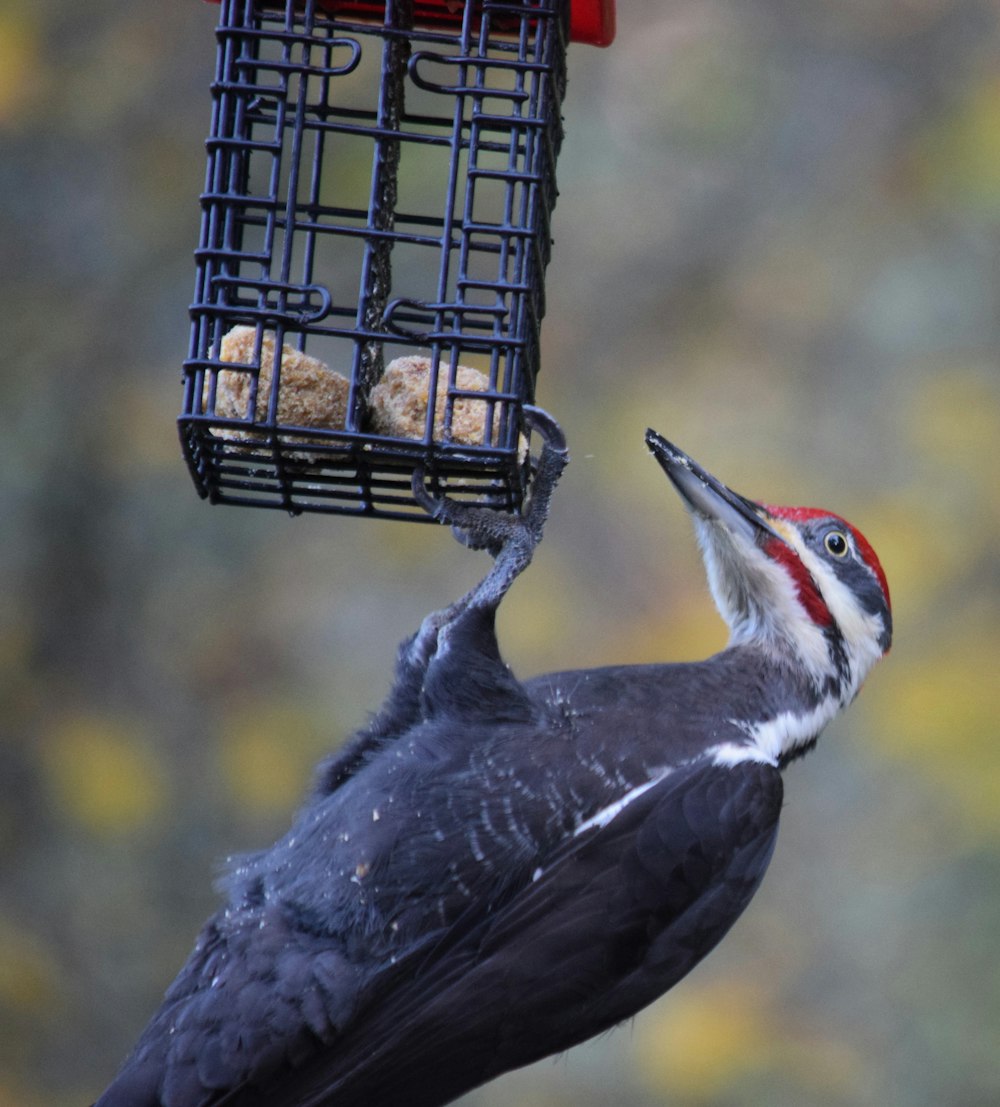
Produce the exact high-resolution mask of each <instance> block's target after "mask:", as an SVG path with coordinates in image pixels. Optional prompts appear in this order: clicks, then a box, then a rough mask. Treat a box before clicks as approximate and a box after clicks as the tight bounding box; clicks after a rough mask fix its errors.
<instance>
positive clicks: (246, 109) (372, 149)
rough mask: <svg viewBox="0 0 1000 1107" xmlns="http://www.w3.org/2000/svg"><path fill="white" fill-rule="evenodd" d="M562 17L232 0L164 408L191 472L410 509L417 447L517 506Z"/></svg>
mask: <svg viewBox="0 0 1000 1107" xmlns="http://www.w3.org/2000/svg"><path fill="white" fill-rule="evenodd" d="M376 8H377V9H378V11H377V13H373V12H372V9H376ZM442 13H445V14H446V15H447V19H446V18H444V16H442ZM564 17H565V4H564V3H563V0H524V2H517V0H514V2H511V0H507V2H505V3H499V2H492V0H470V2H468V3H465V4H464V5H463V4H460V3H442V2H441V0H438V2H434V0H429V2H427V3H421V2H420V0H416V3H414V0H386V2H385V4H384V7H382V6H379V5H376V4H349V3H345V4H342V5H339V6H338V5H337V4H335V3H329V4H320V3H313V2H311V0H310V2H308V3H304V4H303V3H301V2H299V3H292V2H289V3H288V4H287V5H275V6H268V5H262V4H260V3H252V2H250V0H226V2H225V3H224V4H223V6H222V9H221V20H220V26H219V29H218V43H219V46H218V68H217V74H216V80H215V83H214V84H213V87H212V95H213V119H212V133H211V137H210V138H209V140H208V144H207V145H208V169H207V179H206V188H205V193H204V195H203V198H202V208H203V216H202V230H201V242H200V246H199V249H198V251H197V255H196V256H197V285H196V291H195V301H194V303H193V305H192V309H191V317H192V332H191V344H190V353H189V358H188V360H187V361H186V362H185V365H184V376H185V392H184V407H183V413H182V415H181V417H180V421H179V422H180V433H181V439H182V443H183V448H184V452H185V456H186V457H187V460H188V463H189V466H190V468H191V472H192V474H193V476H194V480H195V483H196V485H197V487H198V490H199V492H200V493H201V494H202V495H203V496H207V497H209V498H210V499H211V500H213V501H217V502H229V503H243V504H250V505H256V506H274V507H281V508H284V509H286V510H288V511H291V512H293V513H298V512H302V511H323V512H347V513H359V514H369V515H381V516H389V517H397V518H419V519H422V518H425V517H426V516H425V514H424V513H423V511H422V510H421V509H419V508H418V507H417V505H416V503H415V502H414V500H413V498H412V494H411V492H410V480H411V475H412V473H413V471H414V469H415V468H416V467H417V466H421V467H423V468H424V469H425V470H426V473H427V477H428V480H429V481H430V482H431V484H432V485H433V486H435V487H436V488H438V489H439V490H444V491H447V492H448V494H449V495H452V496H456V497H458V498H476V499H477V500H481V501H482V502H484V503H489V504H491V505H493V506H497V507H501V508H505V509H508V510H513V509H516V508H517V507H518V506H519V504H520V501H521V498H522V496H523V493H524V491H525V486H526V482H527V480H528V472H527V453H528V451H527V446H528V443H527V441H526V437H525V435H526V431H525V429H524V427H523V425H522V420H521V412H522V405H523V404H524V403H527V402H531V401H532V399H533V396H534V385H535V377H536V374H537V372H538V362H539V347H538V343H539V327H540V323H541V318H542V315H543V312H544V293H543V278H544V271H545V267H546V265H547V263H548V259H549V248H550V233H549V218H550V214H551V211H552V207H553V205H554V203H555V198H556V188H555V167H556V157H557V154H558V149H559V144H560V140H561V124H560V107H561V102H562V95H563V91H564V87H565V47H566V28H565V18H564Z"/></svg>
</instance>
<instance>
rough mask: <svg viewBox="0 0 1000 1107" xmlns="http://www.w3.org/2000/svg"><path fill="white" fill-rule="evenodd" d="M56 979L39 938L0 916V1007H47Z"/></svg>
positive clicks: (55, 969) (54, 990)
mask: <svg viewBox="0 0 1000 1107" xmlns="http://www.w3.org/2000/svg"><path fill="white" fill-rule="evenodd" d="M58 982H59V972H58V970H57V968H56V965H55V963H54V959H53V957H52V955H51V954H50V953H49V952H48V951H46V950H45V949H44V948H43V947H42V945H41V944H40V942H39V941H38V938H37V937H36V936H35V935H34V934H29V933H28V932H27V931H25V930H23V929H21V928H20V927H18V926H15V925H14V924H13V923H11V922H10V921H8V920H7V919H4V918H0V1007H4V1008H7V1009H9V1010H15V1011H20V1012H25V1011H39V1012H40V1011H44V1010H46V1009H49V1008H51V1007H52V1004H53V1001H54V999H55V997H56V995H57V993H58V990H59V983H58ZM2 1102H3V1101H2V1099H0V1104H2Z"/></svg>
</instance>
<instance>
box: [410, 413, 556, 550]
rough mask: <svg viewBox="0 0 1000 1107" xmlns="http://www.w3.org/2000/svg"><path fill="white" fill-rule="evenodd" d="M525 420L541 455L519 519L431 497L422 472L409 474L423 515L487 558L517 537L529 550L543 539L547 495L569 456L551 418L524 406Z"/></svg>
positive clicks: (550, 494) (548, 501)
mask: <svg viewBox="0 0 1000 1107" xmlns="http://www.w3.org/2000/svg"><path fill="white" fill-rule="evenodd" d="M523 410H524V421H525V423H526V425H527V426H528V428H529V429H532V430H537V431H538V433H539V434H540V435H541V437H542V451H541V454H540V456H539V458H538V461H537V463H536V464H535V467H534V469H535V471H534V475H533V477H532V481H531V486H530V489H529V494H528V500H527V502H526V504H525V506H524V508H523V510H522V512H521V514H520V515H514V514H511V513H510V512H507V511H500V510H499V509H497V508H493V507H482V506H481V505H479V504H475V503H461V502H459V501H458V500H452V499H450V498H449V497H447V496H432V495H431V494H430V493H429V492H428V491H427V488H426V486H425V484H424V475H425V474H424V470H423V468H418V469H416V471H415V472H414V474H413V481H412V487H413V496H414V499H416V501H417V503H419V504H420V505H421V507H423V508H424V510H425V511H426V512H427V513H428V514H429V515H431V516H433V518H435V519H437V521H438V522H440V523H446V524H448V525H450V526H451V529H452V532H453V533H454V535H455V537H456V539H457V540H458V541H459V542H461V543H462V545H463V546H468V547H469V548H470V549H473V550H486V551H487V552H488V553H489V554H490V555H491V556H492V557H494V558H496V557H498V556H499V555H500V552H501V550H503V549H504V547H506V546H508V545H509V544H510V543H511V542H512V541H513V542H516V541H518V538H519V536H520V535H522V534H523V532H525V531H527V534H526V535H524V537H526V538H528V539H529V540H530V541H531V545H532V548H534V546H535V545H537V544H538V542H539V541H540V540H541V537H542V529H543V527H544V526H545V520H546V518H547V517H548V513H549V506H550V503H551V500H552V493H553V491H554V490H555V487H556V485H557V484H558V483H559V477H560V476H561V475H562V471H563V469H565V467H566V463H567V462H568V461H569V454H568V452H567V449H566V436H565V435H564V434H563V432H562V428H561V427H560V426H559V424H558V423H557V422H556V421H555V420H554V419H553V418H552V416H551V415H549V414H547V413H546V412H544V411H542V410H541V408H537V407H531V406H528V405H526V406H525V407H524V409H523Z"/></svg>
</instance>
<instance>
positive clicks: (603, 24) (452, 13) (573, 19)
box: [209, 0, 615, 46]
mask: <svg viewBox="0 0 1000 1107" xmlns="http://www.w3.org/2000/svg"><path fill="white" fill-rule="evenodd" d="M209 2H210V3H211V2H213V0H209ZM215 2H218V0H215ZM569 4H570V8H569V37H570V41H572V42H586V43H589V44H590V45H591V46H609V45H610V44H611V42H612V41H613V39H614V37H615V0H569ZM319 6H320V7H323V8H326V9H327V10H328V11H338V12H342V13H344V14H347V15H354V16H356V17H358V18H361V19H365V18H371V19H380V18H384V16H383V13H384V12H385V5H384V3H378V2H377V0H320V4H319ZM461 8H462V0H414V5H413V14H414V18H415V19H416V20H417V22H419V23H423V24H424V25H425V26H431V27H455V26H459V25H460V23H461V19H460V14H459V13H460V12H461Z"/></svg>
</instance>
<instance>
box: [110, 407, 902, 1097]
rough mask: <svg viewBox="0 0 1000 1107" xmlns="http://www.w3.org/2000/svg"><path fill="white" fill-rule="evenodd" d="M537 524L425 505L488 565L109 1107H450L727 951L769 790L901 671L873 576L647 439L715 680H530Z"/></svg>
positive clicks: (648, 673)
mask: <svg viewBox="0 0 1000 1107" xmlns="http://www.w3.org/2000/svg"><path fill="white" fill-rule="evenodd" d="M529 418H530V419H531V421H532V422H533V423H534V425H535V426H536V427H537V428H538V430H539V432H540V433H541V435H542V437H543V439H544V440H545V445H544V447H543V449H542V452H541V456H540V459H539V462H538V466H537V472H536V476H535V479H534V483H533V486H532V496H531V499H530V502H529V504H528V506H527V508H526V509H525V511H524V514H523V515H522V516H520V517H517V516H507V515H504V514H501V513H499V512H494V511H491V510H489V509H486V508H482V507H474V506H469V505H459V504H456V503H454V502H452V501H449V500H447V499H442V500H432V499H431V498H430V496H429V495H428V493H427V492H426V491H424V484H423V479H422V475H421V474H417V476H416V479H415V483H414V486H415V491H416V492H417V495H418V498H419V499H420V500H421V502H423V503H424V504H425V506H427V507H428V508H429V509H430V510H431V511H433V512H434V513H435V514H436V515H437V517H438V518H439V519H440V520H441V521H443V522H449V523H451V524H452V525H453V526H454V527H455V529H456V532H457V533H458V535H459V537H460V538H462V539H463V540H464V541H466V542H467V544H469V545H472V546H474V547H478V548H483V549H487V550H488V551H489V552H490V553H491V554H492V555H493V556H494V558H495V562H494V565H493V568H492V570H491V572H490V573H489V574H488V575H487V576H486V577H485V579H484V580H483V581H482V583H481V584H480V585H479V586H478V587H477V588H475V589H473V590H472V592H470V593H469V594H468V595H467V596H465V597H464V598H463V599H461V600H459V601H458V602H457V603H455V604H453V605H452V606H451V607H449V608H447V609H445V610H443V611H440V612H437V613H435V614H433V615H430V616H428V618H427V619H425V621H424V623H423V625H422V626H421V628H420V630H419V632H418V633H417V634H416V635H415V636H414V637H413V638H411V639H410V640H408V641H407V642H405V643H404V644H403V646H402V647H401V649H400V654H399V659H398V664H397V673H396V680H395V684H394V686H393V688H392V690H391V692H390V694H389V697H388V699H387V701H386V703H385V704H384V705H383V707H382V709H381V711H380V712H379V714H378V715H377V716H376V717H375V718H374V719H373V721H372V722H371V724H370V725H369V726H368V727H367V728H366V729H364V730H363V731H361V732H360V733H359V734H358V735H356V736H355V738H354V739H353V740H352V741H351V742H350V743H349V744H348V745H347V746H346V747H345V749H344V750H343V751H342V752H341V753H340V754H338V755H336V756H334V757H333V758H332V759H331V760H329V761H328V762H327V763H326V764H325V765H323V766H321V769H320V773H319V777H318V782H317V784H316V787H315V789H314V791H313V793H312V795H311V796H310V797H309V799H308V800H307V801H306V803H305V805H304V806H303V808H302V809H301V811H300V812H299V813H298V815H297V817H296V818H295V821H294V823H293V825H292V827H291V829H290V830H289V832H288V834H287V835H286V836H285V837H284V838H283V839H282V840H281V841H279V842H278V843H277V844H276V845H275V846H273V847H272V848H271V849H269V850H266V851H264V852H262V853H260V854H257V855H255V856H251V857H247V858H243V859H240V860H238V861H237V862H236V863H234V864H233V866H232V869H231V872H230V874H229V877H228V884H227V890H228V899H227V902H226V905H225V906H224V907H223V908H222V909H221V910H220V911H219V912H218V913H217V914H216V915H214V916H213V917H212V918H211V919H210V920H209V921H208V923H207V924H206V925H205V927H204V929H203V930H202V932H201V934H200V936H199V938H198V941H197V944H196V946H195V949H194V951H193V953H192V954H191V956H190V958H189V960H188V962H187V964H186V965H185V966H184V968H183V969H182V970H181V972H180V975H179V976H178V977H177V979H176V980H175V981H174V983H173V984H172V985H171V987H170V989H169V990H168V991H167V993H166V998H165V1000H164V1003H163V1005H162V1007H161V1008H160V1010H159V1012H158V1013H157V1014H156V1015H155V1016H154V1018H153V1020H152V1022H151V1023H150V1024H149V1026H148V1028H147V1029H146V1031H145V1033H144V1034H143V1035H142V1037H141V1038H140V1040H139V1043H138V1045H137V1046H136V1048H135V1051H134V1052H133V1054H132V1055H131V1057H130V1058H129V1059H128V1060H127V1061H126V1062H125V1064H124V1066H123V1068H122V1070H121V1071H120V1073H119V1075H118V1076H117V1078H116V1079H115V1081H114V1082H113V1083H112V1085H111V1086H110V1088H109V1089H108V1090H107V1091H106V1092H105V1093H104V1095H103V1096H102V1097H101V1099H100V1100H99V1107H222V1105H223V1104H224V1105H226V1107H236V1105H240V1107H248V1105H264V1104H268V1105H280V1107H320V1105H329V1107H435V1105H438V1104H444V1103H448V1102H450V1101H451V1100H453V1099H454V1098H456V1097H457V1096H459V1095H461V1094H462V1093H463V1092H466V1091H467V1090H469V1089H470V1088H473V1087H476V1086H477V1085H480V1084H482V1083H484V1082H485V1081H487V1080H490V1079H491V1078H492V1077H495V1076H497V1075H499V1074H500V1073H503V1072H506V1071H508V1070H510V1069H513V1068H516V1067H519V1066H521V1065H525V1064H527V1063H529V1062H531V1061H535V1060H537V1059H539V1058H541V1057H544V1056H546V1055H548V1054H551V1053H555V1052H558V1051H561V1050H565V1049H567V1048H568V1047H570V1046H572V1045H575V1044H576V1043H578V1042H582V1041H583V1040H584V1039H586V1038H589V1037H591V1036H592V1035H594V1034H597V1033H599V1032H600V1031H603V1030H606V1029H608V1028H610V1027H613V1026H615V1025H616V1024H618V1023H620V1022H622V1021H623V1020H625V1019H628V1018H629V1017H630V1016H632V1015H634V1014H635V1013H636V1012H637V1011H638V1010H640V1009H641V1008H642V1007H644V1006H646V1005H647V1004H648V1003H650V1002H651V1001H652V1000H654V999H656V998H657V997H658V996H660V995H662V994H663V992H665V991H666V990H667V989H668V988H670V987H671V986H672V985H674V984H675V983H676V982H677V981H678V980H680V979H681V977H683V976H684V975H685V974H686V973H687V972H689V971H690V970H691V968H692V967H693V966H694V965H696V964H697V963H698V962H699V961H700V960H701V959H702V958H703V957H704V956H705V955H706V954H707V953H708V952H709V951H710V950H711V949H713V947H714V946H715V945H716V944H717V943H718V942H719V941H720V939H721V938H722V937H723V935H724V934H725V933H726V932H727V931H728V930H729V928H730V927H731V926H732V924H733V923H734V922H735V920H736V919H737V917H738V916H739V915H740V913H741V912H742V911H743V909H744V908H745V907H746V905H747V903H748V902H749V901H750V898H751V897H752V896H753V894H754V892H755V891H756V890H757V887H758V885H759V884H760V881H761V878H762V877H763V874H764V870H765V868H766V867H767V864H768V861H769V860H770V857H771V853H772V850H773V848H774V842H775V835H776V832H777V828H778V816H779V812H780V810H781V803H782V778H781V772H780V770H781V769H782V768H784V766H785V765H786V764H787V763H788V762H789V761H790V760H792V759H793V758H795V757H798V756H799V755H800V754H802V753H803V752H805V751H806V750H807V749H809V748H810V747H811V746H812V745H813V744H814V743H815V741H816V738H817V736H818V734H819V733H820V731H821V730H822V729H823V727H824V726H825V725H826V724H827V723H828V722H829V721H830V720H831V719H832V718H833V716H834V715H836V714H837V712H838V711H839V710H840V709H841V708H843V707H844V706H846V705H847V704H848V703H850V702H851V700H852V699H853V698H854V696H855V695H856V694H857V692H858V690H859V688H860V687H861V682H862V681H863V680H864V678H865V676H866V674H867V673H868V671H869V669H870V668H871V667H872V665H873V664H874V663H875V661H877V660H878V658H879V657H881V656H882V654H883V653H885V652H886V650H888V648H889V644H890V638H891V626H892V618H891V613H890V605H889V592H888V586H887V584H886V579H885V575H884V574H883V572H882V569H881V566H880V565H879V562H878V559H877V558H876V556H875V554H874V552H873V550H872V548H871V546H869V544H868V543H867V541H866V540H865V539H864V538H863V537H862V535H861V534H860V533H859V532H858V531H857V530H855V529H854V528H853V527H852V526H850V525H849V524H848V523H846V522H845V521H844V520H843V519H841V518H839V517H838V516H836V515H832V514H830V513H828V512H825V511H817V510H812V509H788V508H776V507H765V506H763V505H761V504H758V503H755V502H753V501H751V500H748V499H745V498H744V497H742V496H739V495H737V494H736V493H734V492H732V491H730V490H729V489H728V488H726V487H725V486H724V485H722V484H721V483H720V482H719V481H718V480H716V479H715V478H714V477H712V476H710V475H709V474H708V473H706V472H705V471H704V470H703V469H702V468H700V467H699V466H698V465H697V464H695V462H694V461H692V460H691V459H690V458H689V457H687V456H686V455H685V454H683V453H682V452H681V451H680V450H678V449H676V448H675V447H674V446H672V445H671V444H670V443H669V442H667V441H666V440H665V439H663V438H661V437H660V436H659V435H658V434H656V433H655V432H653V431H649V432H648V433H647V436H646V441H647V444H648V445H649V448H650V450H651V451H652V452H653V454H654V456H655V457H656V459H657V460H658V461H659V463H660V464H661V465H662V467H663V469H664V470H665V471H666V473H667V475H668V476H669V477H670V479H671V481H672V482H673V483H674V485H675V487H676V488H677V490H678V491H679V492H680V494H681V496H682V498H683V499H684V501H685V503H686V505H687V507H688V508H689V509H690V511H691V514H692V516H693V518H694V523H695V527H696V530H697V532H698V537H699V540H700V543H701V546H702V549H703V553H704V557H705V563H706V567H707V571H708V576H709V581H710V584H711V589H712V593H713V595H714V597H715V601H716V603H717V605H718V607H719V610H720V612H721V614H722V616H723V618H724V619H725V620H726V622H727V623H728V624H729V627H730V630H731V640H730V643H729V646H728V647H727V648H726V649H725V650H723V651H722V652H721V653H719V654H717V655H716V656H714V657H712V658H710V659H709V660H707V661H701V662H697V663H683V664H669V665H666V664H665V665H636V666H625V667H609V668H601V669H592V670H586V671H580V672H562V673H552V674H549V675H547V676H541V677H536V678H535V679H533V680H529V681H526V682H521V681H519V680H518V679H517V678H516V677H515V676H514V675H513V673H512V672H511V671H510V669H508V668H507V666H506V665H505V664H504V662H503V660H502V659H501V656H500V650H499V647H498V645H497V640H496V634H495V626H494V622H495V615H496V610H497V606H498V604H499V603H500V601H501V600H502V599H503V597H504V595H505V594H506V592H507V590H508V588H509V587H510V585H511V583H512V582H513V580H514V578H515V577H516V576H517V575H518V573H520V572H521V571H522V570H523V569H524V567H525V566H526V565H527V564H528V562H529V561H530V559H531V555H532V552H533V550H534V548H535V546H536V544H537V543H538V541H539V539H540V538H541V531H542V525H543V523H544V520H545V517H546V514H547V511H548V505H549V499H550V496H551V494H552V491H553V489H554V487H555V485H556V482H557V481H558V479H559V475H560V473H561V472H562V469H563V466H564V465H565V463H566V460H567V455H566V450H565V442H564V440H563V438H562V435H561V432H560V431H559V429H558V427H557V426H556V425H555V424H554V423H553V422H552V421H551V420H550V419H549V418H548V417H547V416H545V415H544V414H543V413H541V412H538V411H537V410H536V409H530V411H529Z"/></svg>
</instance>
